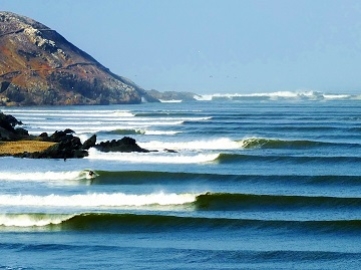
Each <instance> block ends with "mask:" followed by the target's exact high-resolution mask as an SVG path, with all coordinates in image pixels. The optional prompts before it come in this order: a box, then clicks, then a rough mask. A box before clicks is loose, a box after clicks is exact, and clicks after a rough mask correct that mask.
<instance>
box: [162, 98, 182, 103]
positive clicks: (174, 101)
mask: <svg viewBox="0 0 361 270" xmlns="http://www.w3.org/2000/svg"><path fill="white" fill-rule="evenodd" d="M159 101H160V102H161V103H181V102H182V101H183V100H181V99H171V100H164V99H160V100H159Z"/></svg>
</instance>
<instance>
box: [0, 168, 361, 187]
mask: <svg viewBox="0 0 361 270" xmlns="http://www.w3.org/2000/svg"><path fill="white" fill-rule="evenodd" d="M89 171H90V170H89V169H86V170H81V171H65V172H56V171H47V172H31V173H29V172H14V171H3V172H0V181H28V182H31V181H35V182H52V181H53V182H54V181H55V182H57V183H59V184H61V183H62V182H64V181H72V182H79V183H82V181H86V182H87V184H92V185H108V184H110V185H150V184H159V183H161V184H174V183H192V184H197V183H218V182H219V183H220V184H221V183H246V182H252V183H267V184H278V185H279V184H287V185H311V186H328V187H329V186H331V185H332V186H340V187H341V186H342V187H360V186H361V179H360V176H358V175H287V174H286V175H269V174H267V175H262V174H256V175H247V174H210V173H187V172H164V171H103V170H92V171H93V172H94V173H95V175H96V177H95V178H93V179H88V178H89V177H87V173H88V172H89Z"/></svg>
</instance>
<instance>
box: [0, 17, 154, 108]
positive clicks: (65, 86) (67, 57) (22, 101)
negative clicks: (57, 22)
mask: <svg viewBox="0 0 361 270" xmlns="http://www.w3.org/2000/svg"><path fill="white" fill-rule="evenodd" d="M99 49H101V48H99ZM142 96H147V94H146V91H144V90H143V89H142V88H140V87H138V86H137V85H136V84H134V83H129V82H128V81H127V80H125V79H124V78H123V77H121V76H117V75H115V74H113V73H111V72H110V71H109V70H108V69H107V68H105V67H104V66H103V65H101V64H100V63H99V62H97V61H96V60H95V59H94V58H93V57H91V56H90V55H88V54H87V53H85V52H84V51H82V50H80V49H79V48H77V47H76V46H74V45H73V44H71V43H70V42H68V41H67V40H66V39H65V38H64V37H62V36H61V35H60V34H58V33H57V32H56V31H54V30H52V29H50V28H49V27H47V26H45V25H43V24H41V23H39V22H36V21H34V20H32V19H30V18H27V17H24V16H20V15H17V14H14V13H11V12H0V105H72V104H122V103H128V104H129V103H140V102H141V99H142Z"/></svg>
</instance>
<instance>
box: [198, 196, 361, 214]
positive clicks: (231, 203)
mask: <svg viewBox="0 0 361 270" xmlns="http://www.w3.org/2000/svg"><path fill="white" fill-rule="evenodd" d="M194 205H195V206H196V208H197V209H199V210H212V211H214V210H216V211H229V210H251V209H261V210H262V211H267V210H275V209H277V210H296V209H297V210H299V209H305V208H306V209H312V210H314V209H327V208H329V209H334V208H337V209H342V208H354V207H355V208H359V207H361V198H342V197H316V196H313V197H310V196H291V195H288V196H286V195H255V194H230V193H206V194H202V195H199V196H197V200H196V201H195V202H194Z"/></svg>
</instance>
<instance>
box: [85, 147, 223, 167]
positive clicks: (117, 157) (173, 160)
mask: <svg viewBox="0 0 361 270" xmlns="http://www.w3.org/2000/svg"><path fill="white" fill-rule="evenodd" d="M218 157H219V154H179V153H164V152H154V153H153V152H152V153H135V152H132V153H122V152H108V153H104V152H101V151H98V150H96V149H94V148H90V149H89V156H88V157H86V159H95V160H108V161H118V162H129V163H165V164H197V163H206V162H211V161H214V160H216V159H217V158H218Z"/></svg>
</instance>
